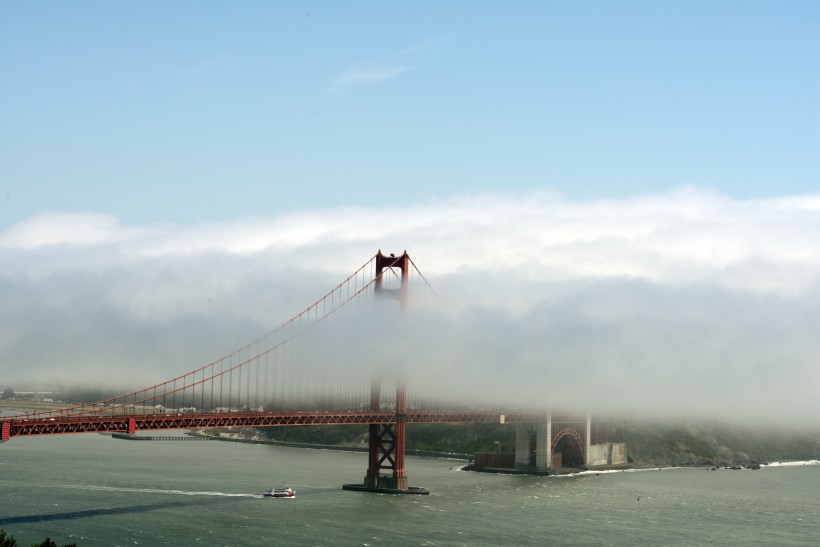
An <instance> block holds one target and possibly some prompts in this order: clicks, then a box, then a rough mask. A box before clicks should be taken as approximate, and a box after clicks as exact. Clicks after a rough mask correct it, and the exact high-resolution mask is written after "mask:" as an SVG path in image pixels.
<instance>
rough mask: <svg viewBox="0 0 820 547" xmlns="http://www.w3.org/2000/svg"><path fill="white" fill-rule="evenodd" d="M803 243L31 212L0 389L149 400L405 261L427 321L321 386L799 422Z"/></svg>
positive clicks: (608, 206) (549, 203) (816, 268)
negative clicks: (130, 219) (361, 369)
mask: <svg viewBox="0 0 820 547" xmlns="http://www.w3.org/2000/svg"><path fill="white" fill-rule="evenodd" d="M818 236H820V195H807V196H792V197H783V198H777V199H767V200H754V201H738V200H733V199H730V198H727V197H724V196H721V195H717V194H712V193H709V192H705V191H702V190H699V189H695V188H684V189H680V190H678V191H675V192H672V193H668V194H663V195H654V196H643V197H636V198H630V199H621V200H606V201H588V202H572V201H566V200H564V199H562V198H561V197H560V196H557V195H554V194H551V193H549V192H543V193H537V194H530V195H524V196H512V195H482V196H473V197H464V198H454V199H452V200H450V201H446V202H431V203H426V204H417V205H414V206H410V207H395V208H387V209H385V208H378V209H355V208H340V209H328V210H320V211H306V212H302V213H294V214H290V215H284V216H278V217H273V218H249V219H240V220H236V221H233V222H221V223H202V224H197V225H187V226H177V225H172V224H165V225H128V224H126V223H123V222H122V221H120V220H119V219H117V218H114V217H111V216H109V215H105V214H100V213H65V212H60V213H47V212H46V213H41V214H39V215H37V216H35V217H32V218H29V219H27V220H24V221H22V222H19V223H17V224H13V225H10V226H6V227H5V228H3V229H2V230H0V258H2V263H3V264H4V268H3V269H2V271H0V300H2V302H3V306H2V308H0V315H2V322H3V324H4V325H5V326H6V328H5V329H3V332H0V375H1V376H0V384H2V385H11V386H12V387H14V386H15V385H23V384H34V383H42V384H53V383H57V382H64V383H70V382H78V381H89V382H95V383H97V384H109V385H123V384H125V385H132V384H135V383H136V384H138V385H139V386H140V387H142V386H143V385H147V384H150V383H153V382H155V381H159V380H164V379H167V378H170V377H172V376H174V375H177V374H180V373H183V372H186V371H188V370H191V369H193V368H196V367H198V366H200V365H202V364H204V363H206V362H209V361H211V360H213V359H214V358H216V357H219V356H221V355H224V354H226V353H228V352H229V351H231V350H233V349H235V348H236V347H238V346H240V345H242V344H243V343H245V342H247V341H249V340H251V339H253V338H255V337H256V336H258V335H260V334H262V333H264V332H267V331H268V330H270V328H272V327H274V326H276V325H278V324H279V323H281V322H283V321H285V320H287V319H288V318H290V317H291V316H292V315H293V314H294V313H296V312H298V311H299V310H301V309H302V308H304V307H306V306H307V305H308V304H309V303H311V302H313V301H314V300H315V299H316V297H318V296H320V295H321V294H323V293H324V292H326V291H327V290H329V289H330V288H331V287H332V286H334V285H335V284H336V283H337V282H338V281H340V280H341V279H342V278H344V277H345V276H346V275H347V274H349V273H351V272H352V271H353V270H355V269H356V268H357V267H358V266H360V265H361V264H362V263H363V262H365V261H366V260H367V259H368V258H369V257H370V256H372V254H373V253H374V252H375V251H376V250H377V249H382V250H383V251H385V252H401V251H403V250H405V249H407V251H408V252H409V253H410V254H411V256H412V257H413V260H414V261H415V263H416V264H417V265H418V267H419V268H420V270H421V271H422V272H423V273H424V275H425V276H426V278H427V279H428V280H429V281H430V283H431V284H432V286H433V287H434V289H435V291H436V293H437V294H438V295H439V298H440V304H439V305H436V306H419V307H418V308H417V310H416V311H415V312H414V313H411V314H409V315H408V316H406V317H405V318H402V319H401V321H403V323H402V326H401V327H400V330H399V331H397V332H400V335H393V336H385V337H384V338H380V337H377V336H374V335H373V332H372V331H369V330H367V329H365V328H363V327H364V326H363V325H357V326H356V327H355V328H353V327H351V326H350V325H348V326H342V327H340V331H345V332H344V335H343V336H342V335H335V336H330V337H329V338H328V339H327V342H326V344H325V345H326V346H330V345H332V344H334V343H338V340H341V339H344V340H346V341H347V342H346V343H345V347H344V348H340V349H339V350H338V351H336V352H335V355H336V359H335V360H334V361H333V362H332V363H331V362H330V360H328V361H327V366H328V367H329V368H335V369H338V368H339V367H345V366H350V367H353V363H354V362H357V359H360V358H361V356H362V355H373V356H379V357H378V358H381V359H385V360H387V359H389V360H390V361H391V362H393V363H399V364H400V368H403V369H405V370H407V371H409V372H408V375H409V376H410V378H409V379H410V382H411V383H415V385H416V386H417V388H418V389H419V390H425V391H426V392H429V393H436V392H438V391H445V392H447V393H449V394H452V396H453V397H459V398H462V399H464V400H472V401H476V402H479V401H487V402H492V403H499V404H507V405H521V406H524V405H533V404H535V405H543V404H550V405H553V406H555V405H562V406H579V407H584V408H593V409H595V410H604V411H614V412H640V413H645V414H646V413H651V414H652V415H657V414H658V413H664V414H670V415H675V414H677V415H693V414H697V415H714V414H721V415H725V416H729V417H733V418H743V417H749V418H767V417H771V418H773V419H777V420H792V421H801V422H804V421H808V420H810V419H813V416H814V414H816V409H815V408H814V407H815V406H816V403H815V399H816V394H817V393H818V392H820V357H818V355H820V342H819V341H818V337H817V335H816V333H818V332H820V304H818V302H820V246H818V244H817V241H818ZM371 327H373V325H371ZM397 328H399V327H397ZM383 334H384V333H383ZM357 336H360V337H361V338H360V339H358V340H357ZM322 351H329V352H331V353H332V352H333V351H334V350H333V349H332V348H329V347H327V348H325V349H324V350H322ZM319 353H320V352H319ZM393 355H395V358H390V356H393ZM366 381H367V379H363V382H366ZM134 387H136V386H134Z"/></svg>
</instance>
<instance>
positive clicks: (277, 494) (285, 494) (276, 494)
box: [263, 487, 296, 498]
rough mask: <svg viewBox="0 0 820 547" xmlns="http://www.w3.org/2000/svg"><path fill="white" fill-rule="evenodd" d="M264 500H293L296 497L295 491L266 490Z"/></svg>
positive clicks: (287, 489) (285, 489)
mask: <svg viewBox="0 0 820 547" xmlns="http://www.w3.org/2000/svg"><path fill="white" fill-rule="evenodd" d="M263 496H264V497H266V498H293V497H295V496H296V491H295V490H292V489H291V488H290V487H288V488H271V489H270V490H266V491H265V493H264V494H263Z"/></svg>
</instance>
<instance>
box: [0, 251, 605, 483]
mask: <svg viewBox="0 0 820 547" xmlns="http://www.w3.org/2000/svg"><path fill="white" fill-rule="evenodd" d="M418 291H426V292H427V293H428V294H434V293H433V291H432V288H431V287H430V285H429V284H428V283H427V280H426V279H425V278H424V276H423V275H422V273H421V272H420V271H419V269H418V267H417V266H416V264H415V263H414V262H413V261H412V259H411V258H410V256H409V255H408V254H407V252H406V251H405V252H404V253H402V254H401V255H398V256H395V255H393V254H390V255H384V254H382V253H381V251H379V252H377V253H376V254H375V255H374V256H372V257H371V258H370V259H369V260H368V261H367V262H365V263H364V264H363V265H362V266H361V267H359V268H358V269H357V270H356V271H355V272H353V273H352V274H351V275H350V276H348V277H347V278H346V279H344V280H343V281H342V282H341V283H339V284H338V285H336V286H335V287H334V288H333V289H332V290H330V291H329V292H328V293H327V294H325V295H324V296H322V297H321V298H319V299H318V300H316V301H315V302H313V303H312V304H311V305H309V306H308V307H307V308H305V309H304V310H302V311H301V312H299V313H298V314H296V315H294V316H293V317H292V318H291V319H289V320H288V321H286V322H284V323H282V324H281V325H279V326H278V327H276V328H275V329H273V330H271V331H270V332H268V333H266V334H264V335H263V336H261V337H259V338H257V339H256V340H253V341H252V342H250V343H247V344H245V345H244V346H242V347H240V348H238V349H236V350H234V351H232V352H230V353H229V354H227V355H225V356H223V357H220V358H219V359H216V360H215V361H212V362H210V363H208V364H206V365H204V366H201V367H199V368H197V369H195V370H192V371H190V372H187V373H185V374H182V375H180V376H176V377H174V378H171V379H170V380H166V381H164V382H161V383H158V384H156V385H152V386H149V387H146V388H143V389H140V390H137V391H133V392H130V393H126V394H123V395H119V396H117V397H112V398H109V399H105V400H102V401H98V402H94V403H89V404H79V405H75V406H70V407H67V408H62V409H58V410H48V411H37V412H30V413H26V414H19V415H15V416H6V417H2V418H0V435H1V437H0V438H1V439H2V441H8V440H10V439H11V438H12V437H18V436H30V435H55V434H73V433H91V432H118V433H128V434H132V435H133V434H135V433H136V432H137V431H149V430H162V429H200V428H226V427H269V426H317V425H348V424H367V425H368V426H369V443H370V450H369V466H368V471H367V476H366V478H365V486H366V487H368V488H369V489H379V488H382V489H388V490H399V491H404V490H407V489H408V486H407V476H406V474H405V470H404V452H405V450H404V445H405V435H406V426H407V424H435V423H438V424H441V423H480V422H484V423H509V424H538V423H541V424H543V423H545V422H547V421H548V418H547V414H546V413H545V412H525V411H505V410H493V411H490V410H464V409H453V408H443V407H444V405H443V404H438V405H437V404H435V403H431V401H430V399H428V398H425V396H424V394H423V393H420V392H412V391H411V392H410V397H409V398H408V390H407V387H406V382H405V379H404V377H403V375H402V374H401V373H398V374H396V375H395V376H394V377H387V376H383V377H371V378H366V377H364V375H363V374H361V371H349V370H347V369H344V370H340V371H339V372H338V373H336V374H335V375H333V374H331V373H329V372H328V371H327V367H324V369H322V368H321V367H315V366H311V364H310V363H311V359H310V358H309V356H310V354H311V352H313V353H319V352H318V349H317V348H318V346H319V345H322V346H327V345H332V344H339V343H342V344H345V345H347V346H356V345H357V343H359V342H360V341H361V340H362V339H363V338H360V339H359V340H357V339H356V338H357V336H359V337H367V336H368V333H366V332H365V333H359V334H358V335H353V336H352V339H345V338H343V339H341V340H340V339H338V338H337V337H336V338H334V337H333V336H332V333H333V332H334V327H329V328H324V326H329V325H338V324H344V323H345V322H346V321H354V322H355V321H359V320H360V318H361V314H360V313H359V312H360V311H361V310H362V309H365V308H366V307H372V306H373V305H374V302H373V301H374V300H376V299H379V300H382V299H386V300H394V301H395V302H384V303H381V302H380V304H382V305H387V306H393V307H395V308H397V309H396V312H395V313H396V314H398V313H399V311H398V310H399V309H401V310H402V311H406V310H407V308H408V306H409V302H410V294H411V292H418ZM320 326H323V328H321V329H320V328H319V327H320ZM317 331H321V335H320V337H319V339H318V340H317V337H316V336H313V335H310V333H311V332H314V333H315V332H317ZM351 332H355V331H351ZM370 335H371V336H372V334H370ZM323 337H328V338H330V339H331V341H330V342H328V344H324V342H322V343H321V344H319V342H320V341H322V339H323ZM304 340H308V342H307V343H304V342H300V341H304ZM300 344H301V345H300ZM305 346H306V347H305ZM326 351H328V350H327V349H325V352H326ZM329 351H331V352H332V351H333V348H331V349H330V350H329ZM330 355H332V353H331V354H330ZM322 358H326V355H325V357H322ZM361 358H362V359H363V360H366V359H367V356H362V357H361ZM320 359H321V358H320ZM314 361H315V359H314ZM343 368H344V367H343ZM399 369H401V366H399ZM383 384H384V385H383ZM385 385H389V387H390V388H391V389H389V390H388V391H389V393H388V394H387V395H386V396H385V394H384V393H383V391H384V390H383V387H384V386H385ZM584 429H586V430H587V431H584ZM588 430H589V423H588V422H587V424H586V427H585V428H584V427H583V425H582V426H581V427H570V428H568V429H567V428H564V430H561V431H562V433H561V436H562V437H564V436H566V437H567V438H568V439H570V440H574V443H575V445H577V446H575V449H576V450H579V451H581V452H583V451H584V450H585V448H586V450H588V448H587V447H584V446H583V445H582V444H581V441H582V438H581V435H582V434H587V438H588V436H589V435H588V433H587V432H588ZM556 433H558V432H556ZM550 437H553V438H552V439H551V441H552V442H551V443H549V445H550V448H553V449H554V448H555V445H556V444H557V443H558V442H559V440H560V438H555V436H553V435H550ZM588 442H589V441H587V444H588ZM522 443H523V444H522ZM519 444H522V446H524V444H526V443H524V441H519ZM547 465H548V464H547ZM383 469H390V471H391V473H390V474H389V475H387V476H383V475H382V474H381V472H382V470H383Z"/></svg>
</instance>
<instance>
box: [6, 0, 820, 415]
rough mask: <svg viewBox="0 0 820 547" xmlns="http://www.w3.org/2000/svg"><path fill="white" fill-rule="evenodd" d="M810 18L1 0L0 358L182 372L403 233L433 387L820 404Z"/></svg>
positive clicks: (482, 7) (621, 5)
mask: <svg viewBox="0 0 820 547" xmlns="http://www.w3.org/2000/svg"><path fill="white" fill-rule="evenodd" d="M818 52H820V3H818V2H815V1H811V2H797V1H794V2H763V1H741V2H732V1H720V2H695V1H686V2H683V1H681V2H654V1H653V2H639V1H621V2H492V3H490V2H404V3H398V2H323V3H315V2H310V3H308V2H304V3H300V2H130V3H126V2H10V1H5V0H0V264H2V265H3V267H2V268H0V302H2V306H0V324H2V325H4V328H3V329H2V330H0V382H6V383H11V384H12V387H15V388H18V389H19V386H20V385H26V384H28V385H31V384H34V383H39V384H48V385H53V384H54V383H58V382H63V383H70V382H85V383H89V382H100V383H106V382H107V383H109V384H117V385H122V384H123V383H127V387H128V388H133V387H135V386H136V385H140V386H141V385H145V384H146V383H147V384H152V383H154V382H158V381H162V380H166V379H167V378H168V377H169V376H171V375H174V374H183V373H185V372H187V371H190V370H193V369H195V368H197V367H199V366H201V365H203V364H204V363H207V362H210V361H212V360H213V359H215V358H216V357H218V356H221V355H225V354H227V353H229V352H230V351H232V350H234V349H236V348H237V347H239V346H241V345H243V344H244V343H246V342H248V341H249V340H253V339H255V338H256V337H258V336H259V334H261V333H264V332H268V331H269V330H271V329H272V328H273V327H275V326H276V325H278V324H280V323H282V322H284V321H286V320H287V319H289V318H290V317H292V315H293V314H295V313H297V312H298V311H300V310H301V309H303V308H304V307H305V306H307V305H308V304H309V303H310V302H313V301H315V299H316V298H317V297H318V296H320V295H321V294H324V293H325V292H326V291H327V290H329V289H330V288H331V287H333V286H335V285H336V283H338V282H339V281H340V280H341V279H343V278H344V277H345V276H346V275H348V274H350V273H351V272H352V271H354V270H355V269H356V268H357V267H358V266H359V265H361V264H362V263H363V262H365V261H366V260H367V258H368V257H370V256H372V255H373V254H374V253H375V252H376V250H377V249H382V250H383V251H385V252H401V251H402V250H405V249H406V250H408V251H409V252H410V254H411V256H412V257H413V260H414V262H415V263H416V264H417V265H419V268H420V269H421V271H422V272H424V274H425V277H427V278H428V279H429V280H430V282H431V284H432V285H433V286H434V288H435V290H436V293H437V294H439V295H440V296H441V297H442V299H443V301H444V302H446V305H444V306H442V307H441V308H439V309H434V310H430V309H425V310H417V313H420V314H422V315H420V316H413V317H420V318H421V319H413V321H415V323H414V325H415V327H416V330H415V331H413V332H408V333H407V337H406V338H404V339H403V340H402V342H403V344H405V347H413V348H414V352H413V353H412V355H410V354H409V353H408V354H407V355H403V357H406V358H407V359H410V360H411V362H410V363H409V364H408V370H410V369H412V370H413V371H414V372H415V373H416V376H417V377H416V378H415V380H417V381H421V382H427V384H428V387H430V386H433V387H437V386H448V389H450V390H453V389H455V388H454V387H453V386H460V387H462V388H464V390H465V391H466V392H468V393H469V394H470V396H474V397H480V396H482V395H487V396H493V395H497V394H500V393H503V394H507V393H512V394H515V398H516V400H515V404H524V403H532V404H535V405H542V404H544V402H545V401H547V402H548V403H549V404H556V405H557V404H559V403H566V404H572V405H582V406H585V407H586V408H591V407H593V406H596V405H597V407H598V408H601V409H602V410H604V411H613V410H623V411H626V410H630V411H637V412H639V413H643V414H645V415H651V416H657V415H660V414H661V413H664V412H666V413H670V414H675V415H683V414H686V415H689V414H691V413H693V412H695V413H697V412H700V413H704V414H707V415H709V416H714V415H724V416H726V415H728V414H733V416H734V417H735V418H738V419H749V418H752V417H755V418H766V419H773V418H782V419H785V420H789V421H790V423H797V422H799V421H806V420H815V421H816V414H817V413H816V406H817V405H816V399H817V393H820V363H818V357H817V356H818V355H820V339H818V337H817V332H820V310H818V308H817V304H816V303H817V302H820V245H818V243H817V242H818V241H820V188H818V181H820V176H819V175H820V150H818V144H820V134H819V133H820V112H819V111H820V55H818ZM410 315H412V314H410ZM424 326H426V327H427V328H424ZM353 327H359V325H353ZM346 334H347V333H346ZM372 339H373V337H372V336H369V333H368V332H364V333H362V332H361V328H359V329H358V330H357V331H351V332H350V333H349V338H348V340H349V341H350V343H348V344H346V347H345V348H340V349H339V351H338V352H336V353H335V354H334V359H336V360H338V362H336V361H334V363H329V365H331V364H332V365H334V366H336V365H338V366H344V365H345V359H348V358H349V362H350V363H355V362H356V360H357V359H360V355H361V344H362V343H364V341H370V342H373V340H372ZM391 342H392V341H390V340H387V341H386V343H387V344H390V343H391ZM325 349H327V350H328V351H332V348H325ZM383 349H384V351H388V350H390V347H387V348H383ZM346 352H353V355H345V353H346ZM410 365H412V367H411V366H410ZM772 370H777V374H775V375H772V374H771V371H772ZM522 377H523V378H527V379H528V381H527V382H526V385H522V383H521V382H520V378H522ZM411 382H412V379H411ZM2 387H3V384H0V388H2ZM567 394H570V395H571V400H567V399H566V398H567V396H568V395H567ZM761 401H766V402H767V403H768V404H767V405H761V404H760V402H761ZM627 407H628V408H627ZM773 409H774V410H773ZM729 410H731V412H729ZM727 413H728V414H727Z"/></svg>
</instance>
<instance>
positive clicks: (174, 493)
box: [65, 484, 262, 498]
mask: <svg viewBox="0 0 820 547" xmlns="http://www.w3.org/2000/svg"><path fill="white" fill-rule="evenodd" d="M65 488H72V489H75V490H93V491H96V492H130V493H132V494H167V495H172V496H220V497H226V498H261V497H262V496H261V495H258V494H235V493H231V492H198V491H189V490H166V489H162V488H120V487H116V486H87V485H79V484H75V485H68V486H66V487H65Z"/></svg>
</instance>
